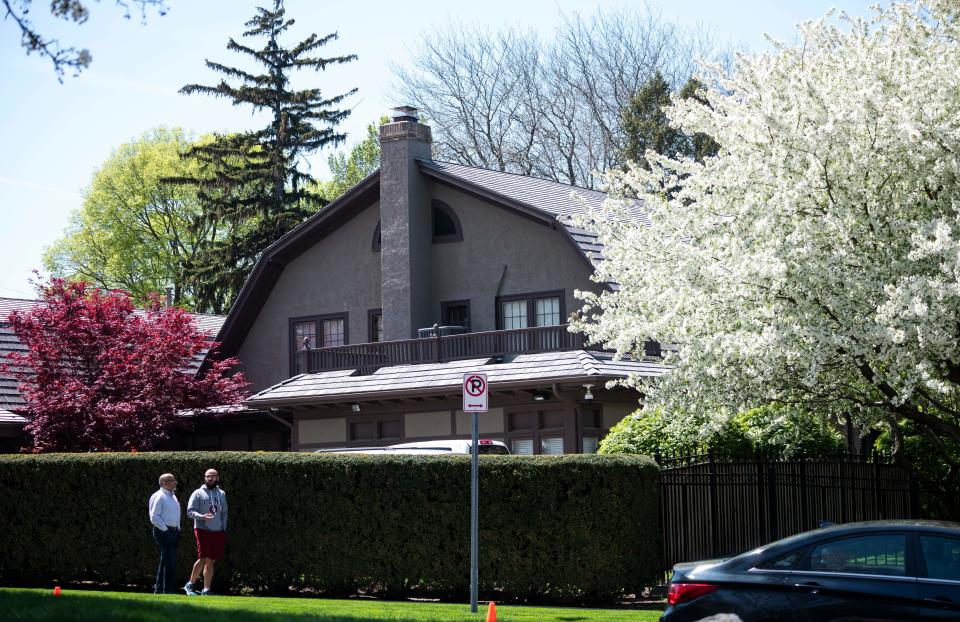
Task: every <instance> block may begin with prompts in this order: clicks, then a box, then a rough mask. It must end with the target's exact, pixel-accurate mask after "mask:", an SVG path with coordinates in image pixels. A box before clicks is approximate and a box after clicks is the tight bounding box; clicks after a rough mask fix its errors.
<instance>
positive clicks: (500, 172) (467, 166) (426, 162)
mask: <svg viewBox="0 0 960 622" xmlns="http://www.w3.org/2000/svg"><path fill="white" fill-rule="evenodd" d="M417 161H418V162H423V163H425V164H431V163H432V164H450V165H452V166H462V167H463V168H472V169H475V170H478V171H486V172H488V173H499V174H501V175H512V176H514V177H520V178H523V179H533V180H535V181H545V182H547V183H550V184H556V185H558V186H565V187H567V188H573V189H576V190H585V191H587V192H595V193H597V194H602V195H605V196H606V195H608V194H609V193H607V192H603V191H602V190H594V189H593V188H586V187H584V186H578V185H576V184H567V183H564V182H562V181H557V180H555V179H547V178H546V177H536V176H534V175H524V174H523V173H514V172H512V171H498V170H497V169H494V168H483V167H482V166H471V165H469V164H460V163H459V162H447V161H446V160H434V159H430V160H426V159H422V158H417Z"/></svg>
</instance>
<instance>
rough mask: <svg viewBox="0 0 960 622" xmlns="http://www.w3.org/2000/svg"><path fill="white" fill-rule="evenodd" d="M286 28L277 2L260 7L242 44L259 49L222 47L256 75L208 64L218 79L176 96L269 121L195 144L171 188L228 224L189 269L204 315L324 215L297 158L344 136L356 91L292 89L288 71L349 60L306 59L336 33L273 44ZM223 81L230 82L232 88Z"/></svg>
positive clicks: (210, 218) (222, 306) (218, 308)
mask: <svg viewBox="0 0 960 622" xmlns="http://www.w3.org/2000/svg"><path fill="white" fill-rule="evenodd" d="M293 24H294V20H292V19H287V18H286V12H285V10H284V8H283V1H282V0H274V3H273V8H272V9H265V8H262V7H260V8H258V9H257V14H256V15H255V16H254V17H253V18H252V19H251V20H249V21H248V22H246V26H247V30H246V31H245V32H244V33H243V35H242V36H243V37H244V38H250V39H257V40H263V43H262V45H261V47H259V48H255V47H251V46H249V45H245V44H243V43H238V42H237V41H236V40H234V39H233V38H231V39H229V40H228V42H227V49H228V50H231V51H233V52H237V53H239V54H242V55H244V56H246V57H248V58H249V59H252V60H253V61H254V62H255V63H256V64H257V65H260V66H263V67H264V72H263V73H260V74H254V73H250V72H248V71H246V70H243V69H240V68H237V67H230V66H227V65H224V64H221V63H217V62H213V61H209V60H208V61H207V67H209V68H210V69H212V70H214V71H216V72H217V73H220V74H223V75H224V76H225V78H224V79H222V80H221V81H220V82H219V83H218V84H216V85H214V86H205V85H201V84H188V85H186V86H184V87H183V88H182V89H181V90H180V92H181V93H183V94H186V95H192V94H195V93H199V94H202V95H210V96H212V97H219V98H224V99H226V100H228V101H230V102H231V103H232V104H233V105H234V106H245V107H249V108H251V109H252V110H253V111H254V112H259V111H267V112H269V113H270V117H269V123H268V124H267V126H266V127H264V128H263V129H260V130H257V131H252V132H243V133H235V134H226V135H216V136H215V137H214V140H212V141H210V142H209V143H207V144H202V145H198V146H196V147H195V148H194V149H192V150H191V151H190V152H189V154H188V156H189V157H193V158H197V159H198V160H199V161H200V163H201V170H200V172H199V174H197V175H196V176H193V177H182V178H179V179H174V180H173V181H176V182H178V183H182V184H188V185H193V186H195V187H196V188H197V192H198V197H199V199H200V202H201V204H202V206H203V209H204V215H205V217H206V219H207V222H221V223H223V222H226V223H230V225H231V229H230V234H229V235H226V236H224V237H223V238H221V239H219V240H217V241H216V243H215V244H214V245H213V246H212V247H211V248H210V250H209V252H208V253H206V254H205V257H204V259H203V261H202V262H199V263H198V264H196V266H195V268H196V272H195V273H194V275H193V277H194V279H193V280H194V282H195V283H197V289H196V297H197V305H198V307H199V308H201V309H204V310H210V311H214V312H222V311H225V310H226V309H227V308H229V306H230V304H231V303H232V300H233V297H234V296H235V295H236V294H237V293H238V292H239V290H240V288H241V287H242V286H243V282H244V280H245V279H246V277H247V274H248V273H249V271H250V270H251V268H252V267H253V265H254V263H255V262H256V260H257V258H258V257H259V256H260V253H261V252H262V251H263V249H264V248H266V247H267V246H269V245H270V244H271V243H273V242H274V241H275V240H276V239H277V238H279V237H280V236H282V235H283V234H285V233H287V232H288V231H290V230H291V229H293V228H294V227H295V226H297V225H298V224H300V223H301V222H303V221H304V220H305V219H306V218H307V217H308V216H310V215H311V214H312V213H314V212H315V211H316V210H317V209H319V208H320V207H322V205H323V200H322V198H321V197H319V196H318V195H316V194H313V193H311V192H309V189H308V187H309V185H310V184H311V183H312V182H313V177H312V176H311V175H310V174H309V173H307V172H305V171H303V170H301V166H302V158H303V156H306V155H309V154H311V153H313V152H315V151H317V150H319V149H321V148H323V147H325V146H335V145H337V144H340V143H341V142H343V141H344V139H345V138H346V135H345V134H342V133H338V132H336V131H335V128H336V126H337V124H339V123H340V122H341V121H342V120H343V119H345V118H346V117H347V115H349V114H350V111H349V110H338V109H335V106H336V105H338V104H339V103H341V102H342V101H343V99H344V98H346V97H348V96H350V95H352V94H354V93H355V92H356V89H353V90H351V91H349V92H347V93H344V94H341V95H335V96H332V97H325V96H324V95H322V93H321V91H320V89H319V88H308V89H300V90H295V89H293V88H292V87H291V84H290V80H291V75H292V74H293V72H295V71H298V70H302V69H313V70H315V71H321V70H323V69H326V67H328V66H330V65H335V64H342V63H348V62H350V61H352V60H355V59H356V55H353V54H350V55H346V56H336V57H330V58H322V57H316V56H311V53H313V52H315V51H316V50H317V49H318V48H320V47H322V46H324V45H326V44H327V43H329V42H330V41H333V40H335V39H337V34H336V33H332V34H329V35H326V36H324V37H318V36H317V35H316V34H311V35H310V36H309V37H307V38H306V39H304V40H303V41H301V42H299V43H297V44H295V45H292V46H287V47H284V46H283V45H282V44H281V42H280V37H281V36H282V35H283V33H284V32H286V31H287V30H288V29H289V28H290V27H291V26H292V25H293ZM228 79H229V80H236V81H237V83H236V84H230V83H228V82H227V80H228Z"/></svg>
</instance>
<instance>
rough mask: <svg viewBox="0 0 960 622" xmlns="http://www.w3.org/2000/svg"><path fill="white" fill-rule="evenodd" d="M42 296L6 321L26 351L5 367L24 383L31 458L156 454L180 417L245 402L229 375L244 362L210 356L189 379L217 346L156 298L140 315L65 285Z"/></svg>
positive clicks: (115, 294)
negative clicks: (182, 412)
mask: <svg viewBox="0 0 960 622" xmlns="http://www.w3.org/2000/svg"><path fill="white" fill-rule="evenodd" d="M37 289H38V292H39V294H40V299H41V301H42V303H43V304H39V305H37V306H36V307H34V308H32V309H31V310H29V311H26V312H22V311H14V312H13V313H11V314H10V317H9V321H10V323H11V325H12V327H13V330H14V331H15V332H16V335H17V337H18V338H19V339H20V341H21V342H22V343H23V344H24V345H26V347H27V350H26V352H25V353H22V354H18V353H14V354H10V355H9V357H8V361H7V362H6V363H5V364H4V367H5V369H6V370H7V371H8V372H10V373H12V374H14V375H15V376H16V377H17V379H18V380H19V382H20V392H21V394H22V395H23V398H24V399H25V400H26V403H27V410H28V411H29V413H30V418H31V421H30V423H29V424H28V425H27V426H26V430H27V431H28V432H29V433H30V435H31V436H32V438H33V450H34V451H36V452H45V451H127V450H131V449H140V450H148V449H153V448H156V447H158V446H159V445H160V444H162V443H163V442H164V441H165V440H167V439H168V438H169V437H170V433H171V432H172V431H173V430H175V429H177V428H178V427H181V426H183V425H184V424H183V422H182V418H180V417H177V416H176V412H177V411H178V410H180V409H185V408H203V407H206V406H214V405H220V404H233V403H236V402H238V401H239V400H241V399H243V397H244V395H245V388H246V387H247V385H248V383H247V381H246V379H245V378H244V377H243V374H240V373H238V374H230V369H231V368H232V367H233V366H235V365H236V364H237V363H238V361H237V359H235V358H228V359H225V360H215V359H214V357H211V360H210V361H209V363H208V366H207V368H206V369H205V371H204V373H203V374H202V375H197V374H194V373H191V371H192V370H191V369H190V367H189V366H190V362H191V360H192V359H195V357H198V355H202V354H203V353H204V352H205V351H206V350H208V349H211V348H214V347H215V346H216V345H217V344H215V343H213V342H212V341H211V337H210V336H209V335H205V334H204V333H203V332H201V331H200V330H198V328H197V327H196V326H195V325H194V322H193V319H192V317H191V316H190V314H188V313H186V312H185V311H183V310H182V309H177V308H164V307H163V306H162V305H161V304H160V303H159V299H155V300H154V302H153V304H152V306H151V307H150V308H149V309H147V310H145V311H137V310H136V309H134V306H133V304H132V303H131V301H130V297H129V296H128V295H127V294H126V293H125V292H120V291H109V292H104V291H100V290H97V289H92V288H91V289H87V286H86V284H85V283H68V282H66V281H63V280H61V279H52V280H50V282H49V283H43V282H40V283H39V284H38V285H37Z"/></svg>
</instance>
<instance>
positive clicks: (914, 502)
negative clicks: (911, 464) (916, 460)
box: [910, 470, 920, 519]
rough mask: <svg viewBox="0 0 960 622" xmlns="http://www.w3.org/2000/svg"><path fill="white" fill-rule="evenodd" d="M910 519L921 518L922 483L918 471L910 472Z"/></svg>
mask: <svg viewBox="0 0 960 622" xmlns="http://www.w3.org/2000/svg"><path fill="white" fill-rule="evenodd" d="M910 518H914V519H916V518H920V482H919V481H918V478H917V472H916V470H913V471H910Z"/></svg>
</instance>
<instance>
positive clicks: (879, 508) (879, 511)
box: [873, 460, 913, 520]
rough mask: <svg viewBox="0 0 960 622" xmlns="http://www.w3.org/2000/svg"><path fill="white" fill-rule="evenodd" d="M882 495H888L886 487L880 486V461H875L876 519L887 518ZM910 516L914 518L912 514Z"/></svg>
mask: <svg viewBox="0 0 960 622" xmlns="http://www.w3.org/2000/svg"><path fill="white" fill-rule="evenodd" d="M881 495H882V496H883V497H886V488H885V487H884V488H883V489H881V488H880V461H879V460H874V461H873V513H874V519H875V520H883V519H885V518H886V517H887V516H886V512H885V511H884V506H885V505H886V504H884V503H882V502H881ZM910 518H913V516H911V517H910Z"/></svg>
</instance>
